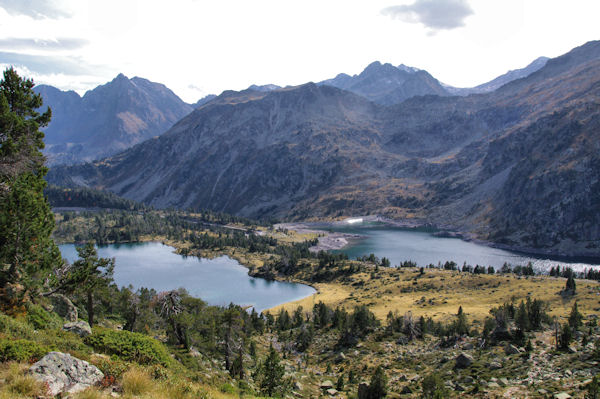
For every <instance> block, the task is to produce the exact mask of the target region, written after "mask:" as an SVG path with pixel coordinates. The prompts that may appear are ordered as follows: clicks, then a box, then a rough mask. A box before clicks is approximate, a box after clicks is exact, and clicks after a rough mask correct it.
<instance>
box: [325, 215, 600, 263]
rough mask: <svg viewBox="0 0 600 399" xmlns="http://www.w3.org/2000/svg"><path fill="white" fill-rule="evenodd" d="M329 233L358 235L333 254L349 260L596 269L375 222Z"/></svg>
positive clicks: (336, 228)
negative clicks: (371, 258) (365, 258)
mask: <svg viewBox="0 0 600 399" xmlns="http://www.w3.org/2000/svg"><path fill="white" fill-rule="evenodd" d="M331 230H334V231H339V232H344V233H352V234H359V235H360V236H361V238H360V239H356V240H352V241H351V242H350V245H348V246H347V247H346V248H344V249H342V250H339V251H334V252H337V253H339V252H343V253H346V254H347V255H348V257H349V258H350V259H355V258H356V257H360V256H363V255H369V254H371V253H373V254H375V255H376V256H378V257H379V258H382V257H386V258H388V259H390V262H391V264H392V265H398V264H400V263H401V262H403V261H405V260H412V261H414V262H416V263H417V265H418V266H426V265H429V264H433V265H438V263H442V264H443V263H444V262H446V261H454V262H456V263H457V264H458V265H459V266H462V265H463V264H464V263H465V262H466V263H467V264H468V265H471V266H473V267H474V266H475V265H480V266H493V267H494V268H496V269H498V268H500V267H502V265H503V264H504V263H505V262H506V263H509V264H512V265H513V266H514V265H523V266H525V265H527V263H528V262H531V263H532V264H533V267H534V269H536V270H538V271H548V270H549V269H550V268H551V267H553V266H556V265H561V267H562V266H568V267H572V268H573V269H574V270H576V271H583V270H584V269H589V268H598V267H600V265H599V264H598V263H596V262H591V263H588V262H589V261H585V262H579V261H577V260H564V259H556V258H555V259H548V258H547V257H544V256H539V257H538V256H534V255H525V254H520V253H516V252H511V251H506V250H502V249H498V248H491V247H488V246H485V245H481V244H476V243H473V242H468V241H463V240H461V239H458V238H447V237H437V236H435V235H433V234H432V232H430V231H423V230H418V229H405V228H404V229H403V228H395V227H389V226H385V225H381V224H377V223H368V222H367V223H356V224H353V225H346V226H343V225H342V226H335V227H333V228H331Z"/></svg>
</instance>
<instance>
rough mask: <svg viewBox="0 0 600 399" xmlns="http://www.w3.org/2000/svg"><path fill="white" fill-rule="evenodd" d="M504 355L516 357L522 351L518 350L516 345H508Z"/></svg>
mask: <svg viewBox="0 0 600 399" xmlns="http://www.w3.org/2000/svg"><path fill="white" fill-rule="evenodd" d="M504 353H506V354H507V355H516V354H518V353H520V351H519V348H517V347H516V346H514V345H506V347H505V348H504Z"/></svg>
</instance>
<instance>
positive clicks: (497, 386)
mask: <svg viewBox="0 0 600 399" xmlns="http://www.w3.org/2000/svg"><path fill="white" fill-rule="evenodd" d="M487 387H488V388H490V389H494V388H500V385H498V383H497V382H493V381H492V382H489V383H488V384H487Z"/></svg>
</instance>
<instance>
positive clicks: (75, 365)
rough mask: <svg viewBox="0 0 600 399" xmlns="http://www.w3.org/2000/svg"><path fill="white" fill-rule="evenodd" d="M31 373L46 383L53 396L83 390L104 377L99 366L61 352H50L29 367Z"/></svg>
mask: <svg viewBox="0 0 600 399" xmlns="http://www.w3.org/2000/svg"><path fill="white" fill-rule="evenodd" d="M29 373H30V374H31V375H32V376H33V377H34V378H35V379H37V380H39V381H42V382H44V383H46V385H47V386H48V392H49V393H50V395H52V396H56V395H58V394H59V393H76V392H80V391H83V390H84V389H86V388H88V387H90V386H92V385H96V384H97V383H99V382H100V381H102V379H103V378H104V374H102V372H101V371H100V370H98V368H97V367H95V366H93V365H91V364H89V363H88V362H86V361H83V360H80V359H77V358H76V357H73V356H71V355H69V354H67V353H61V352H50V353H48V354H47V355H46V356H44V357H43V358H42V359H41V360H40V361H39V362H37V363H34V364H33V366H31V367H30V368H29Z"/></svg>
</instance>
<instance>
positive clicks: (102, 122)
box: [36, 74, 192, 165]
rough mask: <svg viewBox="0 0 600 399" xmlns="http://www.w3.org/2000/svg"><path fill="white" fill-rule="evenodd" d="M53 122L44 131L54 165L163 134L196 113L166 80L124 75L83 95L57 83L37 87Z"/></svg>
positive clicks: (97, 155)
mask: <svg viewBox="0 0 600 399" xmlns="http://www.w3.org/2000/svg"><path fill="white" fill-rule="evenodd" d="M36 91H37V92H38V93H40V94H41V95H42V97H43V99H44V106H50V108H52V121H51V123H50V125H49V126H48V127H47V128H46V129H45V130H44V133H45V134H46V149H45V150H44V153H45V154H46V156H47V157H48V161H49V164H51V165H52V164H61V163H66V164H72V163H78V162H82V161H91V160H94V159H98V158H101V157H105V156H108V155H112V154H115V153H117V152H119V151H123V150H124V149H126V148H129V147H131V146H132V145H134V144H137V143H140V142H142V141H144V140H146V139H148V138H151V137H153V136H157V135H159V134H162V133H163V132H164V131H166V130H167V129H169V128H170V127H171V126H172V125H173V124H174V123H175V122H177V121H178V120H179V119H181V118H182V117H183V116H185V115H187V114H188V113H189V112H191V110H192V107H191V106H189V105H188V104H186V103H184V102H183V101H182V100H181V99H180V98H179V97H177V96H176V95H175V94H174V93H173V92H172V91H171V90H169V89H168V88H167V87H165V86H164V85H162V84H159V83H154V82H150V81H149V80H146V79H142V78H139V77H134V78H132V79H128V78H127V77H126V76H125V75H123V74H120V75H119V76H117V77H116V78H115V79H113V80H112V81H111V82H108V83H107V84H105V85H102V86H98V87H97V88H95V89H94V90H91V91H89V92H87V93H86V94H85V95H84V96H83V97H80V96H79V95H78V94H77V93H75V92H73V91H69V92H63V91H60V90H58V89H56V88H54V87H52V86H44V85H40V86H37V87H36Z"/></svg>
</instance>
